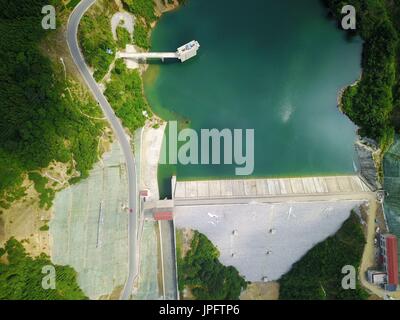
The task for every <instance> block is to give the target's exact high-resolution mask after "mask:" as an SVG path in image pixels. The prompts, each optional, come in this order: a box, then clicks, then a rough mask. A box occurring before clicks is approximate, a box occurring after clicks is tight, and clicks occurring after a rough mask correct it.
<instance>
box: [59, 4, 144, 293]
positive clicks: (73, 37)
mask: <svg viewBox="0 0 400 320" xmlns="http://www.w3.org/2000/svg"><path fill="white" fill-rule="evenodd" d="M95 2H96V0H82V1H81V2H80V3H79V4H78V5H77V6H76V7H75V9H74V11H73V12H72V14H71V16H70V17H69V21H68V27H67V42H68V46H69V49H70V51H71V55H72V57H73V59H74V62H75V64H76V66H77V68H78V69H79V72H80V73H81V75H82V77H83V79H84V80H85V82H86V84H87V86H88V87H89V89H90V90H91V92H92V94H93V96H94V97H95V99H96V100H97V102H98V103H99V105H100V107H101V109H102V110H103V113H104V115H105V116H106V118H107V120H108V122H109V123H110V125H111V127H112V128H113V130H114V133H115V135H116V137H117V139H118V142H119V144H120V146H121V148H122V151H123V154H124V156H125V160H126V166H127V170H128V190H129V208H133V212H132V213H130V214H129V222H128V241H129V244H128V248H129V252H128V256H129V257H128V264H129V265H128V270H129V271H128V272H129V274H128V279H127V282H126V284H125V287H124V289H123V292H122V294H121V299H124V300H126V299H129V296H130V294H131V292H132V288H133V282H134V280H135V278H136V276H137V273H138V266H137V258H136V253H137V250H136V245H137V241H136V233H137V225H136V224H137V211H136V210H137V207H136V202H137V201H136V200H137V188H136V186H137V180H136V169H135V158H134V156H133V151H132V148H131V146H130V142H129V140H130V139H129V137H128V136H127V135H126V133H125V131H124V128H123V127H122V124H121V122H120V121H119V119H118V118H117V116H116V115H115V113H114V111H113V109H112V108H111V106H110V104H109V103H108V101H107V99H106V98H105V97H104V95H103V93H102V92H101V90H100V88H99V87H98V85H97V83H96V81H95V80H94V79H93V77H92V75H91V74H90V72H89V68H88V66H87V65H86V63H85V60H84V58H83V55H82V53H81V51H80V48H79V44H78V36H77V34H78V26H79V22H80V20H81V18H82V17H83V15H84V14H85V12H86V11H87V10H88V9H89V8H90V7H91V6H92V5H93V4H94V3H95Z"/></svg>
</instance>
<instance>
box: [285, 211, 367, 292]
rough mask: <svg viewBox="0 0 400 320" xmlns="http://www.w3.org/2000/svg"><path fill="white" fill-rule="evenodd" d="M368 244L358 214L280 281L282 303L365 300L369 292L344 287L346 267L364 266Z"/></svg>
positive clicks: (353, 214) (307, 255)
mask: <svg viewBox="0 0 400 320" xmlns="http://www.w3.org/2000/svg"><path fill="white" fill-rule="evenodd" d="M364 244H365V238H364V234H363V232H362V229H361V224H360V219H359V218H358V216H357V215H356V214H355V213H352V214H351V216H350V218H349V219H348V220H346V221H345V222H344V224H343V226H342V227H341V228H340V230H339V231H338V232H337V233H336V234H335V235H334V236H332V237H329V238H328V239H326V240H325V241H323V242H321V243H319V244H317V245H316V246H315V247H314V248H312V249H311V250H310V251H309V252H307V254H306V255H305V256H304V257H303V258H302V259H301V260H300V261H298V262H296V263H295V264H294V265H293V267H292V269H291V270H290V271H289V272H288V273H287V274H285V275H284V276H283V277H282V278H281V279H280V280H279V284H280V290H279V291H280V294H279V298H280V299H282V300H364V299H366V298H368V293H367V292H366V291H365V290H364V289H362V287H361V285H360V284H359V283H357V288H356V290H344V289H343V288H342V279H343V277H344V274H342V268H343V267H344V266H346V265H350V266H354V267H355V268H356V270H358V267H359V265H360V261H361V256H362V253H363V249H364Z"/></svg>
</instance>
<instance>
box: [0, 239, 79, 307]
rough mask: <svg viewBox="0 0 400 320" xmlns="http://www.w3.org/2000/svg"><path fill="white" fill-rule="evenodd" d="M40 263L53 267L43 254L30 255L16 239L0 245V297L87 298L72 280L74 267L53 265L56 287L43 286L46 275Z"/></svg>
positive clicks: (14, 298)
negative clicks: (44, 287) (45, 287)
mask: <svg viewBox="0 0 400 320" xmlns="http://www.w3.org/2000/svg"><path fill="white" fill-rule="evenodd" d="M4 261H6V262H4ZM44 266H53V264H52V263H51V261H50V259H49V257H47V256H46V255H45V254H42V255H40V256H39V257H36V258H32V257H30V256H29V255H28V254H27V253H26V251H25V249H24V247H23V245H22V244H21V243H20V242H18V241H17V240H15V239H14V238H11V239H10V240H8V241H7V243H6V244H5V246H4V248H0V300H5V299H6V300H81V299H87V298H86V297H85V295H84V293H83V292H82V290H81V289H80V288H79V286H78V284H77V282H76V272H75V270H74V269H72V268H71V267H68V266H58V265H56V266H53V267H54V270H55V286H56V288H55V289H46V290H45V289H43V287H42V280H43V278H44V277H45V276H46V275H49V273H45V274H44V273H42V268H43V267H44ZM47 272H48V271H47ZM45 280H46V279H45ZM46 284H47V282H46Z"/></svg>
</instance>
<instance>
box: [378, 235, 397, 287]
mask: <svg viewBox="0 0 400 320" xmlns="http://www.w3.org/2000/svg"><path fill="white" fill-rule="evenodd" d="M380 247H381V258H382V264H383V267H384V270H385V272H386V274H387V280H386V284H385V289H386V290H388V291H396V290H397V287H398V285H399V264H398V249H397V237H396V236H395V235H392V234H383V235H381V239H380Z"/></svg>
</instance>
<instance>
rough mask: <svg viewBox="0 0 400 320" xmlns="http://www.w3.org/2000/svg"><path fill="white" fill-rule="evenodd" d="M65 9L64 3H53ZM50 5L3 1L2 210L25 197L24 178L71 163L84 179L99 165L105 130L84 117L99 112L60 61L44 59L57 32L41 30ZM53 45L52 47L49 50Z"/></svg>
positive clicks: (41, 1) (0, 71) (0, 29)
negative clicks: (75, 87)
mask: <svg viewBox="0 0 400 320" xmlns="http://www.w3.org/2000/svg"><path fill="white" fill-rule="evenodd" d="M50 3H52V4H54V5H56V6H57V8H58V10H57V12H60V11H61V10H63V9H65V8H63V7H62V8H61V7H60V6H61V5H60V3H61V0H57V1H54V0H53V1H50ZM47 4H49V1H46V0H30V1H25V0H14V1H6V0H0V46H1V47H0V61H1V64H0V81H1V83H2V85H1V86H0V101H1V104H0V111H1V115H2V116H1V117H0V132H1V135H0V207H7V206H9V204H10V202H12V201H13V200H14V199H16V198H19V197H21V196H22V195H23V194H24V190H23V189H22V188H20V185H21V182H22V180H23V174H25V173H26V172H30V171H36V170H39V169H41V168H44V167H47V166H48V165H49V163H50V162H51V161H52V160H56V161H60V162H65V163H70V164H71V166H72V163H73V162H74V164H73V166H74V167H75V169H76V170H77V171H78V172H80V175H81V177H85V176H87V174H88V170H89V169H90V168H91V167H92V166H93V164H94V162H96V160H97V158H98V155H97V145H98V139H99V136H100V134H101V132H102V128H103V127H104V123H103V122H102V121H93V120H92V119H90V118H88V117H85V116H83V115H82V110H93V109H96V108H97V106H96V104H95V102H94V101H93V100H92V99H86V100H80V99H77V98H76V97H75V96H74V94H73V93H71V90H70V88H69V87H68V85H69V83H68V81H67V80H65V79H64V71H63V68H62V65H61V64H60V61H59V59H57V61H51V60H50V59H49V58H48V57H46V56H45V55H44V54H43V49H42V46H43V43H45V41H46V37H47V36H48V35H49V34H50V33H51V32H56V31H52V30H44V29H42V26H41V20H42V18H43V15H42V13H41V10H42V7H43V6H44V5H47ZM47 45H52V44H47Z"/></svg>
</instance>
